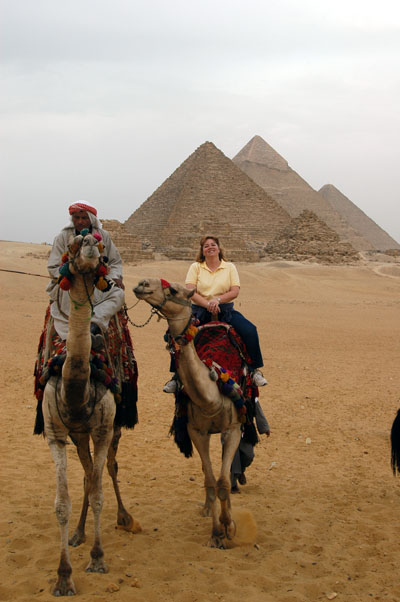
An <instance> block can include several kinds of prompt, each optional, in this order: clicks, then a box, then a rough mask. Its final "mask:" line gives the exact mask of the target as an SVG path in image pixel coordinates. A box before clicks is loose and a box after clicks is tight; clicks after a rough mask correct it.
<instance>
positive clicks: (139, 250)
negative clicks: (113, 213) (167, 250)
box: [101, 219, 154, 262]
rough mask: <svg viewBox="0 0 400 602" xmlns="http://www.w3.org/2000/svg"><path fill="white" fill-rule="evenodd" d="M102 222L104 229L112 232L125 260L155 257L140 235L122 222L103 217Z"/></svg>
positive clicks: (112, 236) (113, 238) (114, 241)
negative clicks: (132, 231) (133, 232)
mask: <svg viewBox="0 0 400 602" xmlns="http://www.w3.org/2000/svg"><path fill="white" fill-rule="evenodd" d="M101 223H102V226H103V228H104V230H107V232H108V233H109V234H110V236H111V238H112V240H113V243H114V244H115V246H116V247H117V249H118V251H119V254H120V255H121V257H122V259H123V261H125V262H131V261H137V260H141V259H154V254H153V252H152V250H151V249H150V248H149V246H148V245H147V246H146V244H144V243H143V242H142V241H141V240H140V238H139V237H138V236H135V235H134V234H132V233H131V232H129V231H128V230H127V229H126V228H125V226H124V225H123V224H121V222H119V221H118V220H116V219H103V220H101Z"/></svg>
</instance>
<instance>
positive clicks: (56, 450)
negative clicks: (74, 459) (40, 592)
mask: <svg viewBox="0 0 400 602" xmlns="http://www.w3.org/2000/svg"><path fill="white" fill-rule="evenodd" d="M65 445H66V442H65V441H62V440H53V441H50V440H49V448H50V452H51V455H52V457H53V460H54V463H55V465H56V483H57V492H56V500H55V509H56V515H57V520H58V525H59V528H60V536H61V550H60V564H59V566H58V571H57V573H58V579H57V583H56V584H55V586H54V588H53V590H52V593H53V595H54V596H73V595H74V594H76V589H75V585H74V582H73V580H72V576H71V575H72V566H71V562H70V559H69V550H68V520H69V516H70V514H71V500H70V497H69V495H68V483H67V454H66V450H65Z"/></svg>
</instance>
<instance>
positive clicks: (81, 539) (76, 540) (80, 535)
mask: <svg viewBox="0 0 400 602" xmlns="http://www.w3.org/2000/svg"><path fill="white" fill-rule="evenodd" d="M85 541H86V535H85V532H84V531H80V530H79V529H77V530H76V531H75V533H74V534H73V536H72V537H70V538H69V540H68V543H69V545H70V546H72V547H73V548H77V547H78V546H80V545H81V544H82V543H85Z"/></svg>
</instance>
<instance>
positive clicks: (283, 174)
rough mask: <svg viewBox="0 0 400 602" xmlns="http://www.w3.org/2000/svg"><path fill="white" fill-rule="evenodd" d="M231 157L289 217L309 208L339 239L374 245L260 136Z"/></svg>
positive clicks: (356, 244)
mask: <svg viewBox="0 0 400 602" xmlns="http://www.w3.org/2000/svg"><path fill="white" fill-rule="evenodd" d="M232 161H233V162H234V163H235V164H236V165H238V167H240V169H242V170H243V171H244V172H245V173H246V174H247V175H248V176H249V177H250V178H252V180H254V182H256V183H257V184H258V185H259V186H261V187H262V188H263V189H264V190H265V191H266V192H267V193H268V194H269V195H270V196H271V197H272V198H273V199H274V200H276V201H277V202H278V203H279V204H280V205H281V206H282V207H283V208H284V209H285V210H286V211H287V212H288V213H289V215H291V216H292V217H296V216H298V215H300V213H301V212H302V211H304V209H308V210H310V211H312V212H314V213H315V214H316V215H318V217H320V218H321V219H322V220H323V221H324V222H326V224H328V226H329V227H330V228H332V229H333V230H334V231H335V232H337V234H338V235H339V237H340V240H342V241H344V242H349V243H350V244H351V245H352V246H353V247H354V248H355V249H357V251H361V250H370V249H374V248H375V247H374V245H373V243H372V241H370V240H369V239H367V238H365V237H364V236H363V235H362V234H361V233H360V232H358V231H356V230H355V229H354V228H353V227H352V226H351V225H350V224H349V223H348V222H347V221H346V220H345V219H344V218H343V217H342V216H341V215H340V213H338V211H336V210H335V209H334V208H333V207H332V205H331V204H330V203H329V202H328V201H327V200H326V199H325V198H324V197H323V196H322V195H321V194H319V193H318V192H317V191H316V190H314V189H313V188H311V186H310V185H309V184H307V182H306V181H305V180H303V178H301V177H300V176H299V175H298V174H297V173H296V172H295V171H294V170H293V169H291V167H289V165H288V163H287V161H285V159H284V158H283V157H281V156H280V155H279V154H278V153H277V152H276V151H275V150H274V149H273V148H272V147H271V146H270V145H269V144H267V143H266V142H265V140H263V138H261V136H254V138H252V139H251V140H250V142H248V143H247V144H246V146H244V147H243V149H242V150H241V151H239V153H238V154H237V155H236V156H235V157H234V158H233V159H232Z"/></svg>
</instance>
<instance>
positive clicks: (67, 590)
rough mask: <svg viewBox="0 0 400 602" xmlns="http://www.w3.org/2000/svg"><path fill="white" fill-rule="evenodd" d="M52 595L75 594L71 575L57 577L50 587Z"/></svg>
mask: <svg viewBox="0 0 400 602" xmlns="http://www.w3.org/2000/svg"><path fill="white" fill-rule="evenodd" d="M51 593H52V594H53V596H57V597H59V596H75V594H76V589H75V585H74V582H73V581H72V579H71V577H59V578H58V580H57V583H56V584H55V586H54V587H53V589H52V592H51Z"/></svg>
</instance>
